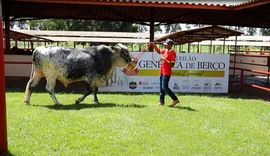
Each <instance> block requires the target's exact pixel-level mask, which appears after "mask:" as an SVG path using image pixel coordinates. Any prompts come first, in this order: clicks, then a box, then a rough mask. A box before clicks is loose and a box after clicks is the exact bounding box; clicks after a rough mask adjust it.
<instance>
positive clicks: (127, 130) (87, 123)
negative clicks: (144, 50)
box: [6, 92, 270, 156]
mask: <svg viewBox="0 0 270 156" xmlns="http://www.w3.org/2000/svg"><path fill="white" fill-rule="evenodd" d="M23 96H24V93H23V92H7V94H6V99H7V101H6V103H7V119H8V121H7V124H8V142H9V146H8V148H9V152H8V154H6V155H16V156H17V155H18V156H28V155H29V156H32V155H37V156H43V155H44V156H47V155H53V156H55V155H59V156H60V155H61V156H63V155H68V156H73V155H79V156H90V155H102V156H103V155H121V156H123V155H129V156H131V155H132V156H133V155H136V156H137V155H144V156H149V155H160V156H169V155H171V156H176V155H184V156H189V155H206V156H209V155H211V156H212V155H213V156H218V155H228V156H231V155H244V156H247V155H256V156H257V155H260V156H261V155H265V156H268V155H270V104H268V103H267V102H264V101H262V100H251V99H247V98H245V97H241V98H238V97H232V96H229V95H223V96H218V95H209V94H202V95H200V94H191V95H186V94H182V95H181V94H180V95H179V97H180V100H181V104H179V105H177V106H176V107H173V108H171V107H167V106H165V107H160V106H155V105H156V104H157V103H158V98H159V96H158V93H157V94H105V93H103V94H99V95H98V96H99V101H100V102H101V104H94V103H93V102H92V100H93V96H89V97H87V98H86V99H85V101H83V103H82V104H79V105H74V104H73V103H74V101H75V100H76V99H77V98H78V97H80V96H81V95H79V94H72V93H69V94H64V93H62V94H56V97H57V98H58V100H59V102H61V103H63V104H64V105H63V106H54V105H53V101H52V100H51V98H50V96H49V94H48V93H35V92H34V93H33V95H32V99H31V104H32V105H30V106H26V105H25V104H24V103H23V102H22V98H23ZM166 98H167V99H166V104H169V103H170V102H171V100H170V99H169V97H168V96H166Z"/></svg>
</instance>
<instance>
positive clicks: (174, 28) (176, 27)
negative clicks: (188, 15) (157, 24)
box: [164, 24, 182, 33]
mask: <svg viewBox="0 0 270 156" xmlns="http://www.w3.org/2000/svg"><path fill="white" fill-rule="evenodd" d="M164 28H165V33H172V32H177V31H181V30H182V28H181V25H180V24H168V25H165V26H164Z"/></svg>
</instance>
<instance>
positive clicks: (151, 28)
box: [149, 8, 155, 51]
mask: <svg viewBox="0 0 270 156" xmlns="http://www.w3.org/2000/svg"><path fill="white" fill-rule="evenodd" d="M150 17H151V20H150V42H153V41H154V36H155V9H154V8H151V12H150ZM149 51H154V47H152V46H150V47H149Z"/></svg>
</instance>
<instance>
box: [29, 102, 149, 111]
mask: <svg viewBox="0 0 270 156" xmlns="http://www.w3.org/2000/svg"><path fill="white" fill-rule="evenodd" d="M32 106H34V107H46V108H49V109H53V110H81V109H87V108H110V107H123V108H144V107H145V105H137V104H115V103H100V104H84V103H82V104H68V105H61V106H58V105H32Z"/></svg>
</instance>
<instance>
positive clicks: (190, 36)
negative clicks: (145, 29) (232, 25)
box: [155, 25, 243, 44]
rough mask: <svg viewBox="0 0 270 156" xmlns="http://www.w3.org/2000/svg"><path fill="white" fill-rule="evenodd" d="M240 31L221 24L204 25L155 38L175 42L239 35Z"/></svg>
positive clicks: (181, 42) (160, 40)
mask: <svg viewBox="0 0 270 156" xmlns="http://www.w3.org/2000/svg"><path fill="white" fill-rule="evenodd" d="M242 34H243V33H242V32H239V31H235V30H232V29H228V28H224V27H221V26H217V25H214V26H206V27H200V28H195V29H189V30H184V31H178V32H174V33H171V34H168V35H165V36H162V37H160V38H158V39H156V40H155V41H156V42H162V41H165V40H166V39H172V40H173V41H174V42H176V43H177V44H185V43H193V42H201V41H205V40H214V39H218V38H228V37H230V36H240V35H242Z"/></svg>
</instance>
